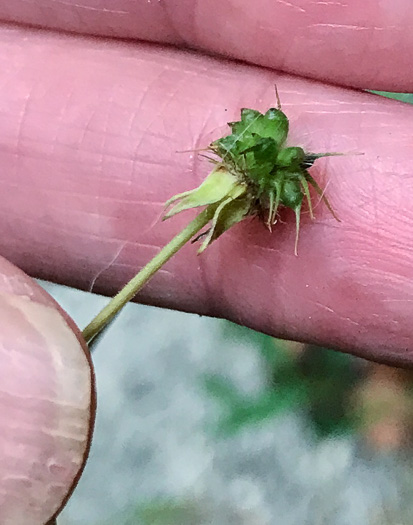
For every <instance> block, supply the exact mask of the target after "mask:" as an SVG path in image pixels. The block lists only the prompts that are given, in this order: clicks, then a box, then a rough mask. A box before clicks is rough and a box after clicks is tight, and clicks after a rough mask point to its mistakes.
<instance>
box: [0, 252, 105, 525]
mask: <svg viewBox="0 0 413 525" xmlns="http://www.w3.org/2000/svg"><path fill="white" fill-rule="evenodd" d="M0 322H1V328H0V523H2V524H3V525H12V524H13V525H24V524H27V523H32V524H33V525H37V524H38V525H43V524H44V523H46V522H47V521H48V520H49V519H51V518H52V517H53V516H55V515H56V514H57V513H58V512H59V511H60V509H61V508H62V506H63V505H64V504H65V502H66V501H67V499H68V497H69V496H70V494H71V492H72V490H73V488H74V486H75V484H76V482H77V480H78V478H79V476H80V473H81V471H82V469H83V465H84V462H85V459H86V457H87V453H88V450H89V446H90V439H91V434H92V427H93V421H94V411H95V393H94V377H93V372H92V367H91V363H90V359H89V356H88V350H87V347H86V345H85V343H84V342H83V341H82V339H81V336H80V333H79V331H78V330H77V328H76V327H75V325H74V323H73V322H72V321H71V320H70V319H69V318H68V316H67V315H66V314H65V313H64V312H63V311H62V310H61V309H60V307H59V306H58V305H57V304H56V303H55V302H54V300H53V299H52V298H51V297H50V296H49V295H48V294H47V293H46V292H45V291H44V290H43V289H42V288H41V287H40V286H39V285H38V284H37V283H36V282H35V281H33V280H32V279H31V278H30V277H28V276H27V275H26V274H24V273H23V272H22V271H20V270H19V269H17V268H16V267H14V266H13V265H12V264H10V263H9V262H7V261H6V260H4V259H2V258H0Z"/></svg>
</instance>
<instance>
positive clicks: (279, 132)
mask: <svg viewBox="0 0 413 525" xmlns="http://www.w3.org/2000/svg"><path fill="white" fill-rule="evenodd" d="M276 94H277V101H278V107H277V108H270V109H269V110H268V111H267V112H266V113H261V112H260V111H257V110H255V109H248V108H243V109H241V117H240V120H238V121H234V122H229V123H228V126H229V128H230V130H231V133H230V134H228V135H225V136H224V137H221V138H220V139H218V140H215V141H214V142H212V143H211V144H210V146H209V148H208V149H209V151H211V152H212V153H213V154H215V155H216V156H217V157H218V160H213V162H214V164H215V168H214V169H213V171H212V172H211V173H210V175H209V176H208V177H207V178H206V179H205V181H204V182H203V183H202V184H201V185H200V186H199V187H198V188H196V189H194V190H191V191H187V192H184V193H181V194H178V195H176V196H174V197H172V198H171V199H170V200H169V201H168V202H167V207H168V208H169V207H170V206H171V205H173V206H172V208H170V209H169V211H168V212H167V213H166V214H165V217H164V218H169V217H172V216H173V215H175V214H177V213H179V212H181V211H184V210H186V209H189V208H197V207H200V206H206V207H208V206H214V211H213V212H212V213H213V218H212V220H211V222H210V228H209V229H208V230H207V231H206V232H205V233H203V234H201V235H198V237H196V239H195V240H201V239H202V244H201V247H200V248H199V250H198V253H202V252H203V251H204V250H205V249H206V248H207V246H209V244H210V243H211V242H212V241H214V240H215V239H217V238H218V237H219V236H220V235H222V234H223V233H224V232H225V231H227V230H228V229H229V228H231V227H232V226H233V225H234V224H237V223H238V222H240V221H242V220H243V219H244V218H246V217H248V216H251V215H254V216H258V217H261V218H263V220H264V222H265V224H266V225H267V227H268V228H269V229H270V230H272V226H273V225H274V224H276V222H277V220H278V215H279V211H280V209H282V208H283V207H284V208H290V209H291V210H293V211H294V213H295V217H296V238H295V253H296V254H297V245H298V237H299V231H300V217H301V213H302V207H303V201H305V203H306V206H307V207H308V211H309V214H310V217H311V218H312V219H313V218H314V215H313V205H312V198H311V193H310V186H311V187H312V188H313V190H314V191H315V192H316V193H317V195H318V196H319V197H320V199H321V200H322V201H323V202H324V204H325V205H326V206H327V208H328V210H329V211H330V212H331V214H332V215H333V217H334V218H335V219H336V220H339V219H338V217H337V215H336V214H335V212H334V210H333V208H332V206H331V205H330V203H329V201H328V199H327V197H326V196H325V195H324V192H323V190H322V189H321V188H320V186H319V185H318V183H317V182H316V180H315V179H314V178H313V177H312V176H311V175H310V173H309V171H308V170H309V169H310V168H311V167H312V166H313V164H314V163H315V162H316V161H317V160H318V159H319V158H321V157H330V156H337V155H343V154H342V153H312V152H306V151H305V150H304V149H303V148H301V147H299V146H290V145H287V136H288V132H289V121H288V118H287V116H286V114H285V113H284V112H283V111H282V110H281V104H280V102H279V97H278V92H277V91H276ZM211 160H212V159H211Z"/></svg>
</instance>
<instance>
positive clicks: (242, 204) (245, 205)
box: [198, 194, 252, 253]
mask: <svg viewBox="0 0 413 525" xmlns="http://www.w3.org/2000/svg"><path fill="white" fill-rule="evenodd" d="M251 209H252V200H251V197H250V196H249V195H248V194H246V195H243V196H242V197H239V198H237V199H235V200H234V199H230V198H229V199H226V200H224V201H223V202H222V203H221V204H220V205H219V206H218V208H217V209H216V211H215V215H214V217H213V219H212V222H211V228H210V229H209V231H208V233H207V235H206V237H205V239H204V241H203V243H202V245H201V247H200V248H199V250H198V253H202V252H203V251H204V250H205V249H206V248H207V247H208V246H209V245H210V244H211V242H213V241H215V239H218V237H220V236H221V235H222V234H223V233H224V232H226V231H227V230H229V229H230V228H232V226H234V225H235V224H237V223H238V222H241V221H242V220H243V219H245V217H247V216H248V215H250V214H251Z"/></svg>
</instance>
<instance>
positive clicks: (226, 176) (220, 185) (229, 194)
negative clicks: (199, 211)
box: [164, 167, 246, 219]
mask: <svg viewBox="0 0 413 525" xmlns="http://www.w3.org/2000/svg"><path fill="white" fill-rule="evenodd" d="M245 192H246V186H245V185H244V184H242V183H240V182H239V181H238V179H237V178H236V177H234V176H233V175H231V174H230V173H228V171H226V170H225V169H224V168H222V167H218V168H217V169H215V170H214V171H212V172H211V173H210V174H209V175H208V177H207V178H206V179H205V180H204V182H203V183H202V184H201V185H200V186H199V187H198V188H195V189H194V190H191V191H186V192H184V193H180V194H178V195H175V196H174V197H172V198H171V199H169V200H168V201H167V202H166V204H165V208H168V207H169V206H170V205H171V204H173V203H174V202H176V201H179V202H178V203H177V204H176V205H175V206H173V208H172V209H171V210H170V211H169V212H167V213H166V214H165V216H164V219H169V218H170V217H172V216H173V215H176V214H177V213H180V212H181V211H184V210H188V209H190V208H198V207H200V206H208V205H210V204H215V203H217V202H219V201H221V200H223V199H225V198H231V199H236V198H237V197H239V196H240V195H242V194H243V193H245Z"/></svg>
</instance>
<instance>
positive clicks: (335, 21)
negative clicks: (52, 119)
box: [0, 0, 413, 91]
mask: <svg viewBox="0 0 413 525" xmlns="http://www.w3.org/2000/svg"><path fill="white" fill-rule="evenodd" d="M0 18H2V19H3V20H8V21H13V22H18V23H24V24H31V25H36V26H40V27H50V28H55V29H61V30H64V31H75V32H77V33H89V34H93V35H103V36H110V37H118V38H132V39H141V40H142V39H144V40H151V41H155V42H163V43H173V44H178V45H183V44H185V45H188V46H190V47H196V48H201V49H205V50H207V51H209V52H214V53H219V54H222V55H224V56H228V57H233V58H237V59H241V60H246V61H248V62H252V63H254V64H259V65H263V66H267V67H271V68H275V69H279V70H283V71H287V72H289V73H294V74H298V75H302V76H307V77H310V78H316V79H319V80H323V81H326V82H332V83H338V84H342V85H347V86H354V87H359V88H369V89H382V90H389V91H412V90H413V69H412V68H411V60H410V57H411V54H412V48H413V36H412V31H411V26H412V23H413V11H412V9H411V4H410V1H409V0H400V1H398V2H397V3H395V2H394V1H393V0H385V1H382V2H367V3H366V2H359V0H349V1H348V2H345V3H343V2H305V1H302V0H292V1H291V2H285V1H279V2H273V1H271V0H260V1H258V2H251V1H250V0H241V1H238V2H236V3H235V4H234V3H233V2H230V1H229V0H226V1H222V0H203V1H202V2H196V1H195V0H181V1H180V2H170V1H168V0H157V1H145V2H135V1H131V0H121V1H119V0H102V1H99V2H96V1H95V0H83V1H82V2H79V1H77V0H68V1H66V2H56V0H31V1H30V2H28V1H27V0H14V1H13V2H10V1H9V0H0Z"/></svg>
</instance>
